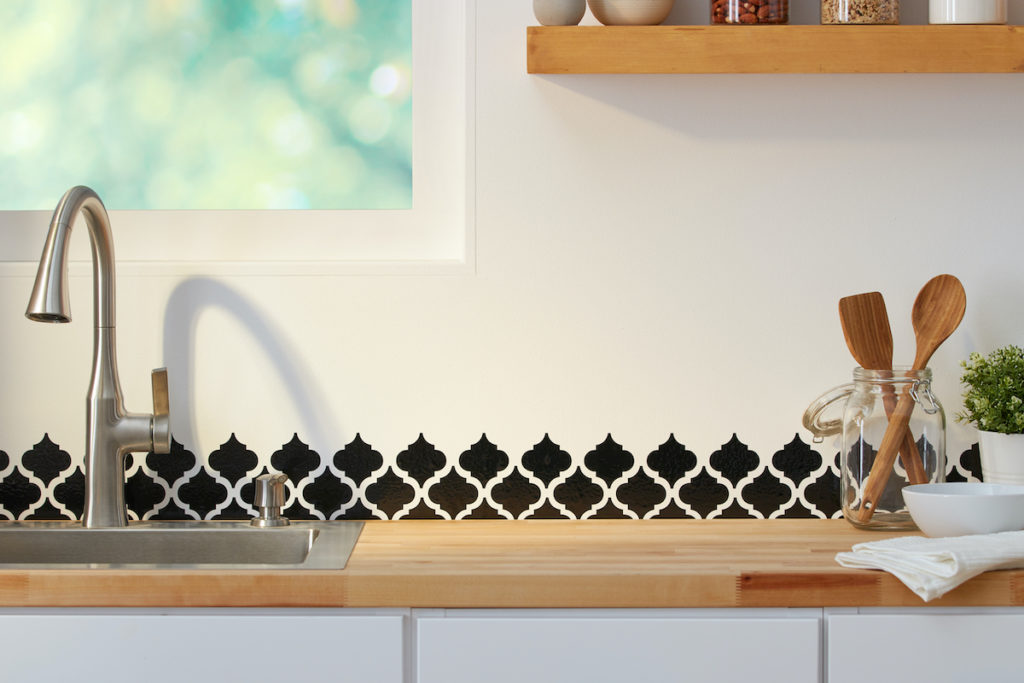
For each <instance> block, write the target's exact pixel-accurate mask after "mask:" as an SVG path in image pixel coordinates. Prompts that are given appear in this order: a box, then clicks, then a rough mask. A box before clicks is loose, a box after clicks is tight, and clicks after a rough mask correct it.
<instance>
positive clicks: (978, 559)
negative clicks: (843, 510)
mask: <svg viewBox="0 0 1024 683" xmlns="http://www.w3.org/2000/svg"><path fill="white" fill-rule="evenodd" d="M836 562H838V563H839V564H841V565H843V566H844V567H850V568H853V569H884V570H885V571H887V572H889V573H890V574H892V575H893V576H895V577H896V578H897V579H899V580H900V581H902V582H903V583H904V584H906V586H907V588H909V589H910V590H912V591H914V592H915V593H917V594H918V595H920V596H921V599H923V600H924V601H925V602H927V601H929V600H932V599H934V598H937V597H939V596H941V595H943V594H945V593H947V592H948V591H951V590H953V589H954V588H956V587H957V586H959V585H960V584H962V583H963V582H964V581H967V580H968V579H971V578H974V577H975V576H977V575H978V574H981V573H982V572H986V571H989V570H990V569H1018V568H1022V567H1024V531H1004V532H1002V533H998V534H980V535H977V536H955V537H952V538H925V537H923V536H900V537H898V538H887V539H885V540H882V541H870V542H868V543H858V544H857V545H855V546H853V551H852V552H846V553H839V554H837V555H836Z"/></svg>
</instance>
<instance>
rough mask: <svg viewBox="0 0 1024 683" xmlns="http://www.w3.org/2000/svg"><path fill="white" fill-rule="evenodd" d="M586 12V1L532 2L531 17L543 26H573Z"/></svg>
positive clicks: (554, 0) (543, 0) (553, 0)
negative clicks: (535, 18)
mask: <svg viewBox="0 0 1024 683" xmlns="http://www.w3.org/2000/svg"><path fill="white" fill-rule="evenodd" d="M586 12H587V0H533V16H535V17H537V21H539V22H540V23H541V25H543V26H575V25H576V24H578V23H580V21H582V20H583V15H584V14H586Z"/></svg>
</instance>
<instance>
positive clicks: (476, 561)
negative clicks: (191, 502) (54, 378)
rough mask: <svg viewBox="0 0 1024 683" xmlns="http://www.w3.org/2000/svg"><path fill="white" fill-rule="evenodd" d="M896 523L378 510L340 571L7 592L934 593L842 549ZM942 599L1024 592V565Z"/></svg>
mask: <svg viewBox="0 0 1024 683" xmlns="http://www.w3.org/2000/svg"><path fill="white" fill-rule="evenodd" d="M893 535H896V534H892V533H882V532H866V531H859V530H857V529H854V528H853V527H852V526H850V525H849V524H848V523H846V522H845V521H842V520H645V521H620V520H608V521H603V520H585V521H558V520H550V521H548V520H530V521H482V520H466V521H456V522H442V521H414V520H405V521H397V522H385V521H372V522H368V523H367V524H366V527H365V529H364V530H363V533H362V536H361V537H360V540H359V543H358V544H357V545H356V548H355V551H354V552H353V554H352V557H351V559H350V560H349V563H348V566H347V567H346V569H344V570H340V571H294V570H293V571H277V572H275V571H215V570H198V571H164V570H160V571H138V570H136V571H127V570H33V571H27V570H4V571H0V606H7V607H12V606H16V607H40V606H109V607H129V606H136V607H144V606H148V607H213V606H218V607H256V606H260V607H284V606H292V607H297V606H301V607H450V608H462V607H467V608H468V607H479V608H499V607H542V608H543V607H547V608H562V607H566V608H568V607H597V608H612V607H829V606H921V605H924V604H925V603H923V602H922V601H921V599H920V598H918V597H917V596H916V595H915V594H914V593H912V592H911V591H910V590H908V589H907V588H906V587H904V586H903V584H901V583H900V582H899V581H898V580H896V579H895V578H894V577H892V576H890V575H889V574H887V573H885V572H881V571H866V570H852V569H844V568H842V567H840V566H839V565H838V564H837V563H836V562H835V559H834V558H835V554H836V553H837V552H840V551H844V550H849V549H850V547H851V546H852V545H853V544H854V543H858V542H861V541H865V540H877V539H881V538H887V537H890V536H893ZM927 604H928V605H929V606H931V605H935V606H949V605H965V606H966V605H970V606H990V605H1004V606H1005V605H1022V604H1024V571H1016V570H1014V571H999V572H988V573H986V574H983V575H982V576H979V577H977V578H975V579H972V580H971V581H969V582H967V583H966V584H964V585H962V586H960V587H959V588H957V589H955V590H953V591H951V592H950V593H948V594H947V595H946V596H944V597H943V598H942V599H940V600H934V601H932V602H930V603H927Z"/></svg>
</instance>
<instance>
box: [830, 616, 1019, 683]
mask: <svg viewBox="0 0 1024 683" xmlns="http://www.w3.org/2000/svg"><path fill="white" fill-rule="evenodd" d="M1022 636H1024V614H984V615H982V614H913V615H909V614H848V615H847V614H841V615H832V616H830V617H829V619H828V681H829V683H864V682H865V681H867V680H870V681H877V682H878V683H885V682H886V681H899V683H905V682H907V681H928V683H963V682H964V681H970V682H971V683H985V682H987V681H1017V680H1021V678H1022V677H1024V665H1022V664H1021V657H1020V648H1021V645H1020V643H1021V638H1022Z"/></svg>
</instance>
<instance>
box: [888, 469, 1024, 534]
mask: <svg viewBox="0 0 1024 683" xmlns="http://www.w3.org/2000/svg"><path fill="white" fill-rule="evenodd" d="M903 500H904V501H905V502H906V504H907V509H908V510H910V516H911V517H913V518H914V523H916V524H917V526H918V528H919V529H921V531H923V532H924V533H925V535H927V536H932V537H938V536H966V535H968V534H992V533H996V532H998V531H1019V530H1020V529H1024V486H1013V485H1009V484H976V483H966V482H964V483H957V482H950V483H946V484H915V485H913V486H907V487H906V488H904V489H903Z"/></svg>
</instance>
